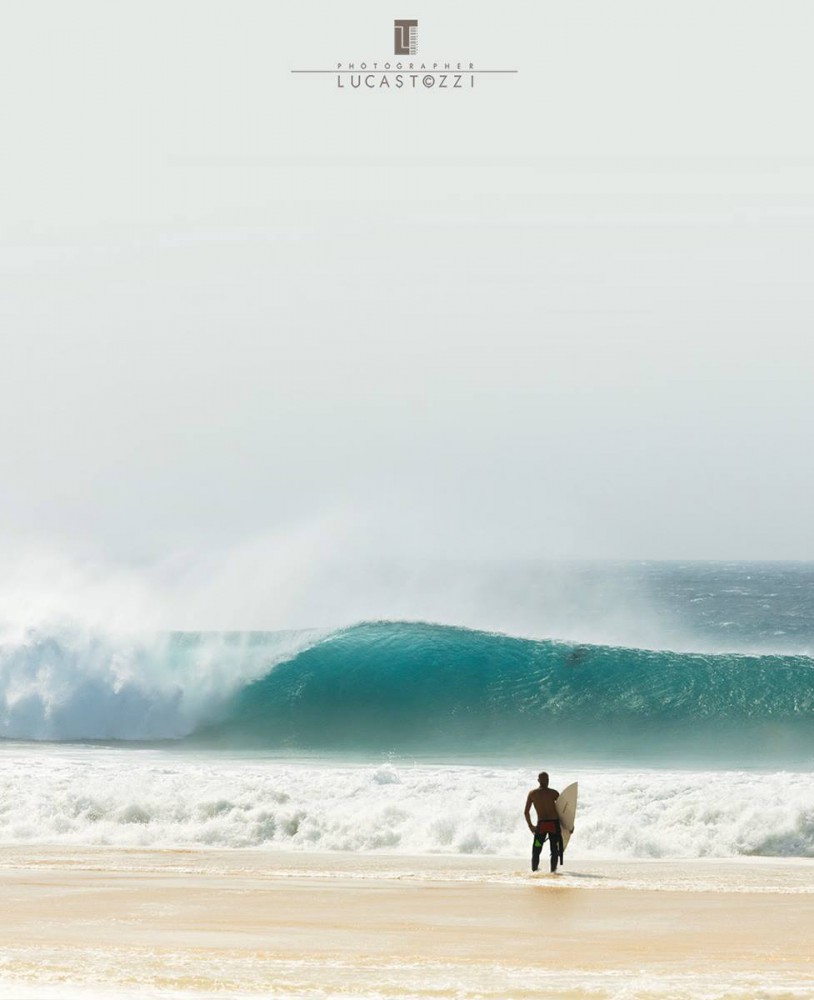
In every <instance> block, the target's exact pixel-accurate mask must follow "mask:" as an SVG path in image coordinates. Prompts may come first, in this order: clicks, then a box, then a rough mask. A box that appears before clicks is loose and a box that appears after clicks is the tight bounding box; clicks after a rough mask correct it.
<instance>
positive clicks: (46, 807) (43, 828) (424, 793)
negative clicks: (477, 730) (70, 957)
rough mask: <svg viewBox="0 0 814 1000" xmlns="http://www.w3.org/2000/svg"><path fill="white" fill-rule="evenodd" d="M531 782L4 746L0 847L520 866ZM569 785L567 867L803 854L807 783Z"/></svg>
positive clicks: (461, 772) (807, 844)
mask: <svg viewBox="0 0 814 1000" xmlns="http://www.w3.org/2000/svg"><path fill="white" fill-rule="evenodd" d="M530 777H531V776H530V775H529V773H528V772H527V771H525V770H520V769H518V768H513V767H512V768H510V767H475V766H462V765H448V766H440V765H437V766H430V765H426V764H422V765H409V764H404V763H400V762H397V761H393V762H391V763H386V764H379V765H375V764H371V765H361V764H360V765H354V766H349V765H341V766H340V765H333V764H331V763H330V762H323V763H292V762H279V761H273V760H262V759H259V758H256V757H253V758H250V757H244V758H237V757H232V758H228V759H217V758H215V757H214V756H211V755H202V754H201V755H193V754H190V753H186V752H184V753H181V752H166V751H151V750H145V749H138V750H137V749H133V750H129V749H112V748H107V747H100V748H82V747H74V748H67V747H63V748H59V747H54V746H47V745H46V746H39V747H38V746H36V745H33V746H32V745H28V744H10V743H9V744H5V745H4V747H3V749H2V756H0V842H3V843H6V844H14V843H17V844H20V843H48V842H59V843H72V844H77V845H79V844H110V845H123V846H134V847H135V846H150V847H174V846H211V847H219V848H232V847H234V848H247V847H263V848H269V849H280V850H303V851H361V852H365V851H381V852H395V853H399V854H426V853H449V854H474V855H479V854H486V855H488V854H493V855H505V856H516V857H518V858H525V857H526V855H527V854H528V851H529V835H528V831H527V830H526V828H525V824H524V821H523V817H522V808H523V803H524V800H525V795H526V792H527V790H528V788H529V786H530V783H531V782H530ZM553 778H555V779H556V781H557V782H558V783H559V784H560V785H564V784H566V783H568V782H570V781H571V780H575V779H578V780H579V782H580V806H579V814H578V824H577V832H576V834H575V835H574V838H573V840H572V845H571V847H570V848H569V857H570V859H571V860H572V861H573V860H578V859H580V858H584V859H590V858H596V857H615V858H704V857H708V858H728V857H738V856H743V855H763V856H768V857H772V856H777V857H814V783H812V781H811V775H810V774H808V773H804V772H792V773H779V772H775V773H751V772H742V771H726V772H687V771H659V770H641V771H632V770H608V771H599V770H591V771H586V770H585V769H580V771H576V770H573V771H572V770H566V769H565V768H564V767H563V768H562V769H561V771H556V770H555V771H554V773H553Z"/></svg>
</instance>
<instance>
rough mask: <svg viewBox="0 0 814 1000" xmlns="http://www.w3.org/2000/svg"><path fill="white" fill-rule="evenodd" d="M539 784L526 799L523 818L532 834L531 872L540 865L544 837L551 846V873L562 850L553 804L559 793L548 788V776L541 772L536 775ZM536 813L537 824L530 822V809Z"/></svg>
mask: <svg viewBox="0 0 814 1000" xmlns="http://www.w3.org/2000/svg"><path fill="white" fill-rule="evenodd" d="M537 780H538V781H539V782H540V787H539V788H532V790H531V791H530V792H529V794H528V798H527V799H526V810H525V813H524V816H525V817H526V823H527V824H528V828H529V830H531V832H532V833H533V834H534V842H533V846H532V848H531V870H532V871H533V872H536V871H537V868H538V866H539V864H540V852H541V851H542V849H543V844H544V843H545V839H546V837H548V841H549V844H550V845H551V871H552V872H555V871H556V870H557V861H558V860H559V858H560V856H561V854H562V849H561V844H562V838H561V833H560V817H559V816H558V815H557V807H556V806H555V805H554V803H555V802H556V801H557V799H558V798H559V797H560V793H559V792H558V791H557V790H556V789H555V788H549V787H548V774H547V773H546V772H545V771H541V772H540V773H539V774H538V775H537ZM532 806H534V811H535V812H536V813H537V824H536V825H534V824H532V822H531V807H532Z"/></svg>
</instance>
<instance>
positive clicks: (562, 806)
mask: <svg viewBox="0 0 814 1000" xmlns="http://www.w3.org/2000/svg"><path fill="white" fill-rule="evenodd" d="M578 786H579V783H578V782H576V781H575V782H574V783H573V785H569V786H568V787H567V788H563V790H562V791H561V792H560V797H559V798H558V799H557V801H556V802H555V803H554V804H555V805H556V807H557V815H558V816H559V817H560V826H561V828H562V849H563V850H565V848H566V847H568V841H569V840H570V839H571V830H573V828H574V816H575V815H576V812H577V788H578Z"/></svg>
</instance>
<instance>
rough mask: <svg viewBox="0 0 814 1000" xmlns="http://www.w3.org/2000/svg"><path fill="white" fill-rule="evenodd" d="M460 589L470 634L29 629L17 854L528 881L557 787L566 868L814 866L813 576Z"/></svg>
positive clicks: (672, 566) (392, 628)
mask: <svg viewBox="0 0 814 1000" xmlns="http://www.w3.org/2000/svg"><path fill="white" fill-rule="evenodd" d="M456 573H457V574H458V576H457V577H456ZM456 579H460V580H461V587H462V588H466V589H467V592H468V593H470V594H471V593H474V592H477V594H478V608H479V610H478V612H477V614H476V613H475V612H473V611H470V612H469V613H461V614H460V615H459V616H458V617H457V620H456V619H455V617H454V616H453V615H451V614H450V613H449V610H448V609H449V607H450V606H451V605H452V603H454V602H450V601H447V602H446V603H444V602H439V605H438V606H439V609H441V610H440V611H439V614H438V620H434V619H433V616H432V609H431V608H429V607H428V608H427V609H426V611H427V613H426V614H424V615H423V616H422V620H405V619H400V618H398V617H397V616H394V617H393V618H392V619H380V616H379V615H378V614H377V616H376V618H377V620H371V621H361V622H359V621H351V622H344V623H340V624H339V625H335V624H334V625H330V626H325V624H324V623H323V622H318V621H315V622H313V625H312V627H310V628H296V629H294V628H291V629H287V630H276V631H272V632H269V631H265V632H263V631H249V632H245V631H244V632H238V631H231V632H223V631H219V632H210V631H198V632H189V631H185V632H161V633H156V632H150V633H147V632H138V631H128V632H122V631H121V630H120V629H117V630H116V631H112V630H105V629H101V628H99V627H98V626H95V627H94V628H82V627H80V626H79V625H78V624H77V623H76V622H73V623H71V622H67V623H66V622H62V623H60V624H59V625H58V626H56V625H48V626H44V625H39V626H38V627H36V628H30V627H26V628H21V627H20V626H19V625H18V624H14V623H9V624H8V625H7V626H6V627H5V628H4V629H3V631H2V641H1V642H0V737H2V740H1V741H0V842H2V843H3V844H7V845H11V844H18V845H19V844H29V843H30V844H45V843H51V844H66V845H67V844H71V845H121V846H128V847H147V846H149V847H159V848H160V847H197V848H207V847H211V848H219V849H224V848H226V849H228V848H249V847H250V848H262V849H267V850H269V851H275V850H278V851H280V850H283V851H292V850H293V851H298V850H301V851H307V852H334V851H351V852H378V853H393V854H410V855H416V854H458V855H478V854H483V855H495V856H500V857H503V856H510V857H517V858H523V859H525V857H526V855H527V854H528V848H529V844H528V840H529V837H528V831H527V829H526V827H525V824H524V821H523V816H522V810H523V805H524V802H525V795H526V792H527V791H528V789H529V788H531V787H532V786H533V785H534V784H535V776H536V774H537V772H538V771H539V770H541V769H546V770H548V771H549V773H550V774H551V781H552V784H553V785H554V786H555V787H557V786H559V787H563V786H564V785H566V784H569V783H571V782H572V781H579V784H580V802H579V810H578V816H577V830H576V833H575V835H574V837H573V839H572V841H571V846H570V848H569V851H568V855H569V856H570V860H572V861H574V860H579V859H580V858H586V859H591V858H602V857H611V858H616V859H634V858H660V859H668V858H679V859H680V858H737V857H742V856H760V857H764V858H772V857H784V858H795V857H797V858H801V857H812V856H814V781H813V780H812V771H814V564H808V563H755V564H751V563H614V564H600V565H592V564H578V565H571V566H562V565H560V566H556V567H553V566H551V565H548V564H544V563H535V562H520V561H518V562H516V563H513V564H506V563H502V564H500V565H499V566H489V567H479V568H477V569H472V568H471V567H468V568H463V569H460V570H455V571H453V569H450V568H449V567H448V568H446V569H445V570H444V571H443V572H440V573H439V574H438V575H437V576H436V578H435V580H436V586H437V587H441V585H442V584H443V587H445V588H447V589H449V588H452V587H454V585H455V580H456ZM439 580H440V581H441V582H440V583H439V582H438V581H439ZM484 607H487V608H488V609H489V612H490V613H488V614H484V613H483V608H484ZM479 621H480V622H482V624H481V625H480V627H479V626H478V623H479Z"/></svg>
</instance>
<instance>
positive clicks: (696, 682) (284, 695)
mask: <svg viewBox="0 0 814 1000" xmlns="http://www.w3.org/2000/svg"><path fill="white" fill-rule="evenodd" d="M812 717H814V660H813V659H812V658H811V657H809V656H803V655H743V654H701V653H677V652H670V651H665V650H646V649H626V648H621V647H616V646H599V645H579V644H573V643H564V642H557V641H553V640H533V639H522V638H515V637H512V636H507V635H500V634H492V633H485V632H478V631H473V630H468V629H463V628H457V627H450V626H443V625H431V624H425V623H406V622H373V623H365V624H361V625H356V626H353V627H350V628H346V629H342V630H339V631H335V632H331V633H325V632H322V633H318V632H293V633H261V632H252V633H215V634H212V633H184V634H177V633H176V634H167V635H164V636H159V637H153V638H149V639H144V638H142V639H133V640H128V641H124V640H117V641H115V642H114V641H113V640H111V639H109V638H104V637H100V636H93V635H92V636H87V635H82V636H80V635H61V636H60V635H41V634H30V635H27V636H24V637H22V638H18V639H17V640H14V641H12V640H9V639H8V638H7V639H6V641H5V642H3V643H2V644H0V735H2V736H5V737H7V738H16V739H35V740H84V739H94V740H159V739H179V738H191V739H193V740H195V741H197V742H204V743H206V744H208V745H216V746H263V747H275V746H279V747H285V748H288V749H291V748H295V749H300V750H304V751H307V750H309V749H316V750H324V749H330V748H332V747H333V748H341V749H343V750H348V749H358V750H360V751H362V752H364V751H368V750H372V751H382V750H384V751H387V750H395V751H397V752H400V751H409V752H432V751H433V750H436V751H439V752H441V751H453V750H455V751H458V752H462V753H470V752H477V751H478V750H480V749H491V750H498V751H499V750H501V749H505V750H511V749H512V748H520V747H527V748H529V749H532V750H534V751H537V750H538V749H540V748H541V747H542V748H543V749H547V748H548V747H551V746H557V747H559V748H562V747H565V746H573V747H575V748H581V749H582V750H583V751H589V752H590V751H593V752H595V753H601V752H602V751H603V750H605V749H614V748H615V749H617V750H619V752H625V750H626V749H629V748H633V749H636V748H639V749H641V747H643V746H645V745H646V746H647V747H650V748H651V749H653V750H654V751H655V750H656V749H657V748H659V747H662V748H664V749H675V746H676V745H681V746H684V747H685V748H692V746H698V747H704V749H705V752H706V751H707V750H708V749H709V747H713V748H714V747H717V746H722V745H724V744H727V743H729V744H731V745H732V746H736V745H739V744H742V745H744V746H748V747H751V748H752V749H753V750H759V751H760V752H761V753H766V754H772V753H774V752H785V751H786V750H793V751H794V752H795V753H797V754H798V755H799V754H800V753H802V754H803V755H805V754H810V753H811V752H812V751H814V737H812V735H811V732H812V730H814V727H812V726H811V722H812ZM758 736H759V745H758V743H757V742H756V738H757V737H758Z"/></svg>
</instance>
